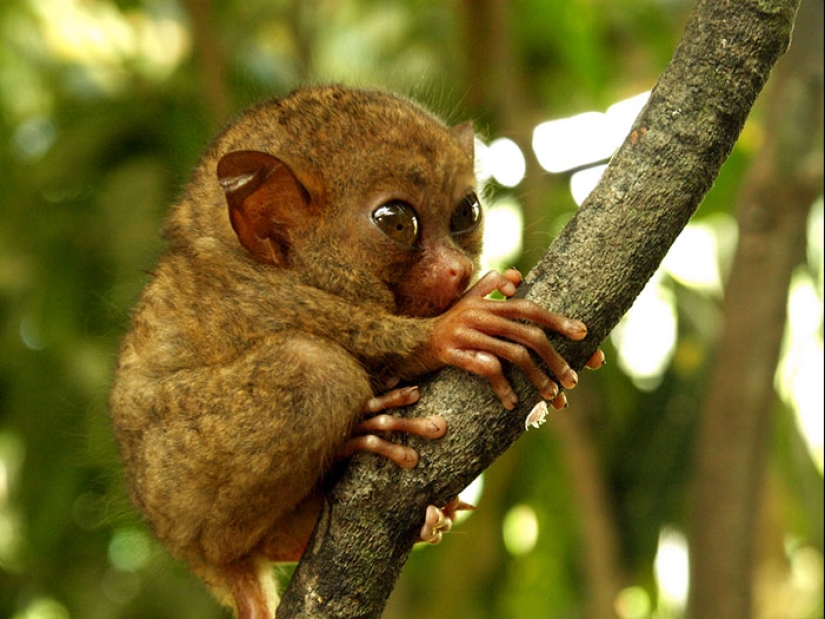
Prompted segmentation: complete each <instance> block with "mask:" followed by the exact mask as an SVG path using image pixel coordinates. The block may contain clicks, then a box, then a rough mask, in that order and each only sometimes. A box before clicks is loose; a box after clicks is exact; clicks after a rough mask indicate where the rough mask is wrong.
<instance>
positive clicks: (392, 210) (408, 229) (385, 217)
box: [372, 200, 418, 247]
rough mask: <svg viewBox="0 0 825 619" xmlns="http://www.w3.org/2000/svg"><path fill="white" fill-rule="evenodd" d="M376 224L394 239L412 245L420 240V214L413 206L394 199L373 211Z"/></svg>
mask: <svg viewBox="0 0 825 619" xmlns="http://www.w3.org/2000/svg"><path fill="white" fill-rule="evenodd" d="M372 220H373V221H374V222H375V225H376V226H378V228H379V229H380V230H381V232H383V233H384V234H386V235H387V236H388V237H390V238H391V239H392V240H393V241H396V242H398V243H401V244H402V245H406V246H407V247H412V246H413V245H415V243H416V242H417V241H418V215H416V214H415V210H413V207H412V206H410V205H409V204H407V203H406V202H402V201H401V200H393V201H391V202H387V203H386V204H382V205H381V206H379V207H378V208H377V209H375V210H374V211H373V212H372Z"/></svg>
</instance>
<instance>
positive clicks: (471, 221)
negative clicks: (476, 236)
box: [450, 193, 481, 234]
mask: <svg viewBox="0 0 825 619" xmlns="http://www.w3.org/2000/svg"><path fill="white" fill-rule="evenodd" d="M479 221H481V204H479V202H478V196H477V195H476V194H474V193H471V194H469V195H468V196H467V197H465V198H464V199H463V200H462V201H461V203H460V204H459V205H458V208H456V209H455V211H453V214H452V216H451V217H450V232H452V233H453V234H461V233H462V232H469V231H470V230H472V229H473V228H475V227H476V226H477V225H478V222H479Z"/></svg>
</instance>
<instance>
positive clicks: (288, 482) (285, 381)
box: [111, 87, 599, 619]
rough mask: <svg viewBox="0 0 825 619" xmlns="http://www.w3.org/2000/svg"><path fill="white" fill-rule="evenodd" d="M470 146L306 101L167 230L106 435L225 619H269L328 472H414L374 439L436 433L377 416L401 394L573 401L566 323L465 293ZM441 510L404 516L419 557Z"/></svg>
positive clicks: (443, 129) (323, 99) (166, 537)
mask: <svg viewBox="0 0 825 619" xmlns="http://www.w3.org/2000/svg"><path fill="white" fill-rule="evenodd" d="M473 140H474V136H473V130H472V126H471V125H470V124H469V123H468V124H464V125H459V126H457V127H454V128H448V127H447V126H445V125H444V124H443V123H442V122H441V121H440V120H438V119H437V118H436V117H434V116H432V115H431V114H430V113H428V112H427V111H425V110H424V109H423V108H421V107H419V106H418V105H417V104H414V103H412V102H410V101H408V100H406V99H403V98H400V97H397V96H394V95H390V94H386V93H381V92H371V91H356V90H349V89H346V88H342V87H315V88H307V89H301V90H298V91H296V92H294V93H293V94H291V95H290V96H288V97H286V98H283V99H279V100H271V101H268V102H265V103H263V104H261V105H258V106H257V107H254V108H252V109H251V110H250V111H248V112H247V113H246V114H244V115H243V116H241V117H240V118H239V119H238V120H237V121H236V122H235V123H234V124H232V125H230V126H229V127H228V128H227V129H226V130H225V131H224V132H223V133H222V134H221V135H220V136H219V137H218V138H217V139H216V140H215V142H214V143H213V144H212V146H211V148H210V149H209V150H208V151H207V153H206V154H205V155H204V156H203V158H202V160H201V161H200V163H199V165H198V166H197V168H196V169H195V171H194V174H193V177H192V179H191V182H190V183H189V185H188V186H187V188H186V190H185V192H184V195H183V197H182V198H181V199H180V201H179V202H178V203H177V204H176V205H175V206H174V207H173V209H172V212H171V215H170V217H169V219H168V222H167V224H166V227H165V237H166V240H167V243H168V251H167V253H166V255H165V256H164V257H163V258H162V259H161V260H160V262H159V264H158V266H157V269H156V270H155V271H154V273H153V276H152V279H151V281H150V283H149V284H148V286H147V287H146V289H145V290H144V292H143V294H142V296H141V298H140V301H139V303H138V305H137V308H136V309H135V312H134V314H133V322H132V328H131V331H130V332H129V333H128V334H127V336H126V338H125V340H124V342H123V346H122V349H121V353H120V358H119V362H118V367H117V371H116V377H115V383H114V387H113V391H112V396H111V408H112V415H113V421H114V428H115V433H116V437H117V441H118V444H119V448H120V452H121V456H122V459H123V463H124V467H125V472H126V478H127V483H128V486H129V488H130V493H131V497H132V500H133V502H134V503H135V505H136V506H137V507H138V509H139V510H140V511H141V512H142V514H143V516H144V517H145V519H146V520H147V522H148V523H149V525H150V526H151V528H152V530H153V531H154V533H155V534H156V535H157V537H158V538H159V539H160V540H161V541H162V542H163V543H164V544H165V545H166V547H167V548H168V549H169V551H170V552H171V553H172V554H173V555H174V556H176V557H178V558H180V559H182V560H183V561H185V562H186V563H187V564H188V565H189V566H190V568H191V569H192V571H193V572H194V573H195V574H197V575H198V576H200V577H201V578H202V579H203V581H204V582H205V583H206V584H207V585H208V586H209V588H210V589H211V590H212V591H213V592H215V593H216V595H217V596H218V598H219V599H220V600H221V601H222V602H224V603H226V604H228V605H229V606H231V607H232V608H233V609H234V612H235V614H236V615H237V616H239V617H240V618H241V619H261V618H263V617H272V616H273V615H274V612H275V606H276V605H277V596H276V595H275V592H274V583H273V577H272V573H271V564H272V563H277V562H289V561H297V560H298V559H299V558H300V557H301V555H302V553H303V551H304V548H305V546H306V544H307V541H308V539H309V536H310V534H311V532H312V528H313V526H314V524H315V520H316V518H317V515H318V513H319V511H320V509H321V506H322V502H323V500H324V499H323V495H322V492H321V485H322V481H323V479H324V478H325V476H326V475H327V474H328V473H329V471H330V469H331V467H332V466H333V465H334V464H335V463H336V462H339V461H340V460H342V459H344V458H346V457H347V456H349V455H351V454H352V453H354V452H356V451H369V452H374V453H377V454H380V455H381V456H383V457H387V458H390V459H391V460H393V461H394V462H396V463H398V464H399V465H400V466H402V467H413V466H415V465H416V463H417V459H418V455H417V453H416V452H415V451H414V450H413V449H411V448H409V447H406V446H402V445H400V444H397V443H393V442H391V441H388V440H386V438H382V437H386V436H387V435H386V434H385V433H387V432H406V433H413V434H417V435H420V436H423V437H426V438H432V439H436V438H438V437H440V436H442V435H443V434H444V432H445V431H446V422H445V420H444V418H443V417H440V416H438V415H435V416H430V417H426V418H418V419H402V418H400V417H396V416H392V415H391V414H388V413H385V412H383V411H386V410H387V409H391V408H394V407H399V406H405V405H408V404H411V403H413V402H415V401H416V400H417V399H418V391H417V388H416V387H415V386H409V385H410V383H409V381H411V380H414V379H415V378H417V377H420V376H422V375H423V374H426V373H428V372H432V371H434V370H436V369H438V368H440V367H443V366H447V365H451V366H456V367H459V368H463V369H464V370H467V371H469V372H472V373H475V374H479V375H481V376H483V377H486V378H487V379H489V382H490V384H491V386H492V389H493V390H494V392H495V393H496V394H497V395H498V397H499V398H500V400H501V402H502V404H503V406H504V407H505V408H507V409H512V408H514V407H515V406H516V404H517V401H516V396H515V393H514V391H513V389H512V387H511V386H510V384H509V382H508V380H507V379H506V378H505V376H504V373H503V372H502V360H504V361H507V362H512V363H514V364H515V365H517V366H518V367H520V368H521V370H522V371H524V372H525V373H526V375H527V376H528V377H529V379H530V380H531V382H532V383H533V384H534V385H535V387H536V388H537V390H538V391H539V393H540V394H541V395H542V396H543V397H544V398H545V399H547V400H549V401H552V402H554V404H555V405H556V406H561V405H563V404H564V395H563V394H560V392H559V388H558V385H557V383H556V380H557V381H558V382H559V383H560V384H561V385H562V386H563V387H566V388H572V387H574V386H575V384H576V382H577V377H576V374H575V372H574V371H573V370H572V369H570V367H569V366H568V365H567V363H566V362H565V361H564V360H563V359H561V358H560V356H559V355H558V354H557V353H556V352H555V350H554V349H553V348H552V346H551V345H550V343H549V342H548V340H547V338H546V336H545V333H544V331H543V329H544V328H549V329H552V330H555V331H557V332H559V333H561V334H563V335H566V336H567V337H570V338H573V339H581V338H583V337H584V335H585V327H584V325H583V324H582V323H580V322H577V321H574V320H569V319H567V318H564V317H562V316H559V315H557V314H553V313H550V312H548V311H546V310H544V309H543V308H541V307H540V306H538V305H536V304H534V303H532V302H530V301H527V300H523V299H511V300H507V301H498V300H493V299H490V298H488V295H489V294H490V293H492V292H493V291H496V290H497V291H499V292H500V293H501V294H502V295H503V296H505V297H511V296H513V295H514V294H515V290H516V287H517V285H518V284H519V282H520V281H521V277H520V275H519V274H518V272H517V271H515V270H509V271H507V272H505V273H503V274H499V273H496V272H491V273H488V274H487V275H486V276H484V277H482V278H481V279H480V280H479V281H478V282H477V283H475V284H474V285H473V286H472V287H470V288H469V289H468V286H469V284H470V280H471V276H472V273H473V269H474V267H475V265H476V263H477V259H478V256H479V252H480V249H481V220H482V211H481V207H480V204H479V200H478V198H477V196H476V181H475V177H474V162H473ZM534 356H535V357H534ZM535 358H538V359H540V360H542V361H543V362H544V364H546V367H547V368H549V372H548V371H547V370H545V369H543V364H541V363H539V362H537V361H536V360H535ZM591 361H592V360H591ZM598 363H599V361H598V360H596V361H594V362H593V363H592V364H595V365H598ZM550 373H552V375H554V376H555V377H556V379H555V380H554V379H553V378H551V376H550ZM399 380H401V381H406V383H405V384H406V385H408V386H402V387H396V386H395V384H396V383H397V382H398V381H399ZM376 433H378V434H380V435H381V436H382V437H379V436H378V435H377V434H376ZM455 507H456V505H455V503H453V504H451V506H449V507H448V508H447V509H446V510H445V511H441V510H438V509H435V508H430V509H428V510H427V513H426V515H425V514H422V515H421V518H422V520H423V525H422V530H421V538H422V540H423V541H438V539H439V538H440V535H441V532H442V531H444V530H446V529H447V528H448V527H449V524H450V522H451V518H452V516H453V510H454V509H455Z"/></svg>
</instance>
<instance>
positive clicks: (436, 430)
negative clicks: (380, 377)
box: [341, 387, 447, 469]
mask: <svg viewBox="0 0 825 619" xmlns="http://www.w3.org/2000/svg"><path fill="white" fill-rule="evenodd" d="M418 398H419V393H418V387H402V388H400V389H392V390H390V391H388V392H387V393H384V394H381V395H378V396H375V397H372V398H370V399H369V400H367V402H366V404H364V408H363V413H364V415H373V416H372V417H368V418H367V419H364V421H362V422H360V423H359V424H357V425H356V426H355V427H354V428H353V430H352V437H350V439H349V440H348V441H347V442H346V444H345V445H344V450H343V453H342V454H341V456H342V457H343V458H346V457H349V456H351V455H352V454H354V453H355V452H357V451H368V452H371V453H375V454H378V455H381V456H384V457H385V458H388V459H390V460H392V461H393V462H395V463H396V464H397V465H398V466H400V467H403V468H405V469H411V468H413V467H415V465H416V464H418V452H416V451H415V449H413V448H412V447H407V446H405V445H399V444H398V443H393V442H391V441H388V440H386V439H383V438H381V437H379V436H376V435H375V434H374V433H375V432H404V433H406V434H415V435H416V436H421V437H423V438H428V439H434V438H441V437H442V436H444V433H445V432H446V431H447V421H446V420H445V419H444V417H442V416H441V415H430V416H428V417H412V418H406V417H396V416H394V415H389V414H386V413H381V411H385V410H388V409H391V408H399V407H401V406H409V405H410V404H415V403H416V402H418ZM376 413H381V414H376Z"/></svg>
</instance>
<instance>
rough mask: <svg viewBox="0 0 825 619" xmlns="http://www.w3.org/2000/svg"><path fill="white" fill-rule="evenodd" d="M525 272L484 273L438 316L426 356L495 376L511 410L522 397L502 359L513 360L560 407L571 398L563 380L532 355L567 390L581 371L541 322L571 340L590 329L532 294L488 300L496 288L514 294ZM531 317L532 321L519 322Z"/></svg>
mask: <svg viewBox="0 0 825 619" xmlns="http://www.w3.org/2000/svg"><path fill="white" fill-rule="evenodd" d="M521 279H522V278H521V274H520V273H519V272H518V271H517V270H515V269H509V270H508V271H505V272H504V274H501V273H497V272H496V271H491V272H490V273H488V274H487V275H485V276H484V277H482V278H481V279H480V280H479V281H478V283H476V284H475V285H474V286H473V287H472V288H470V290H468V291H467V292H466V293H465V294H464V295H463V296H462V297H461V298H460V299H459V300H458V301H457V302H456V303H455V304H454V305H453V306H452V307H450V309H448V310H447V311H446V312H444V313H443V314H442V315H440V316H438V317H437V318H436V319H435V328H434V332H433V336H432V339H431V340H430V343H429V345H428V347H427V350H426V351H425V353H424V355H425V358H426V360H427V362H428V363H429V364H432V365H433V366H439V365H452V366H455V367H458V368H461V369H463V370H466V371H468V372H471V373H473V374H478V375H480V376H483V377H484V378H486V379H487V380H489V381H490V384H491V385H492V387H493V391H495V393H496V395H498V397H499V399H500V400H501V402H502V404H503V405H504V407H505V408H506V409H508V410H511V409H513V408H515V406H516V404H518V398H517V397H516V394H515V391H513V388H512V386H511V385H510V382H509V381H508V380H507V378H505V376H504V372H503V370H502V365H501V361H500V360H501V359H504V360H506V361H509V362H511V363H513V364H515V365H516V366H518V367H519V368H521V370H522V371H523V372H524V373H525V374H526V375H527V377H528V378H529V379H530V382H532V383H533V384H534V385H535V386H536V389H538V391H539V393H540V394H541V395H542V397H543V398H545V399H546V400H548V401H550V402H552V403H553V405H554V406H555V407H557V408H560V407H562V406H564V404H565V402H566V399H565V398H564V395H563V394H559V389H558V385H557V384H556V382H555V381H554V380H553V379H552V378H551V377H550V376H549V375H548V374H547V373H545V371H544V370H542V369H541V368H539V366H538V364H537V363H536V362H535V360H534V359H533V358H532V357H531V355H530V351H532V352H534V353H536V354H537V355H538V356H539V357H540V358H541V359H542V360H543V361H544V362H545V363H546V364H547V367H548V368H549V369H550V371H551V372H552V373H553V375H554V376H555V377H556V378H557V379H558V381H559V382H560V383H561V385H562V386H563V387H564V388H565V389H572V388H573V387H575V386H576V384H578V375H577V374H576V372H575V371H574V370H573V369H572V368H571V367H570V366H569V365H568V364H567V362H566V361H565V360H564V359H562V357H561V356H560V355H559V354H558V353H557V352H556V350H555V349H554V348H553V346H552V345H551V344H550V342H549V341H548V339H547V336H546V335H545V333H544V331H543V330H542V327H545V328H549V329H552V330H553V331H556V332H557V333H560V334H561V335H564V336H566V337H569V338H570V339H572V340H581V339H583V338H584V337H585V335H587V328H586V327H585V326H584V324H583V323H581V322H579V321H578V320H571V319H569V318H566V317H564V316H561V315H559V314H555V313H553V312H549V311H547V310H546V309H544V308H542V307H541V306H539V305H537V304H536V303H533V302H532V301H528V300H527V299H511V300H508V301H507V302H506V303H503V302H501V301H496V300H494V299H488V298H487V295H489V294H490V293H492V292H493V291H495V290H497V291H498V292H500V293H501V294H502V295H504V296H505V297H512V296H513V295H514V294H515V293H516V287H517V286H518V285H519V284H520V283H521ZM522 320H527V321H529V323H530V324H525V323H524V322H520V321H522ZM603 362H604V355H603V354H601V352H600V351H599V352H597V353H595V354H594V355H593V357H591V359H590V361H588V366H589V367H593V368H596V367H600V366H601V364H602V363H603Z"/></svg>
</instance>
